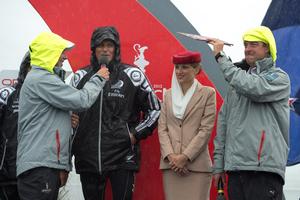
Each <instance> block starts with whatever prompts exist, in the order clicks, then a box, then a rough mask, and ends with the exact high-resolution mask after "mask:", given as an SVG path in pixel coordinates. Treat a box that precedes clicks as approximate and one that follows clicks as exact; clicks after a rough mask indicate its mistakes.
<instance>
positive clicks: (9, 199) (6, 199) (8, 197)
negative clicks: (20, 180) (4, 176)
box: [0, 184, 20, 200]
mask: <svg viewBox="0 0 300 200" xmlns="http://www.w3.org/2000/svg"><path fill="white" fill-rule="evenodd" d="M0 200H20V198H19V194H18V188H17V185H16V184H15V185H6V186H1V187H0Z"/></svg>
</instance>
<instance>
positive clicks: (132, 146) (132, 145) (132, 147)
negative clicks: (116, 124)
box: [126, 122, 134, 151]
mask: <svg viewBox="0 0 300 200" xmlns="http://www.w3.org/2000/svg"><path fill="white" fill-rule="evenodd" d="M126 127H127V132H128V137H129V140H130V144H131V138H130V130H129V127H128V123H127V122H126ZM131 149H132V151H133V150H134V144H131Z"/></svg>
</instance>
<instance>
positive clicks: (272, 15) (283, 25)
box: [262, 0, 300, 165]
mask: <svg viewBox="0 0 300 200" xmlns="http://www.w3.org/2000/svg"><path fill="white" fill-rule="evenodd" d="M262 25H264V26H267V27H269V28H270V29H271V30H272V31H273V33H274V36H275V39H276V43H277V56H278V58H277V61H276V65H277V66H278V67H280V68H282V69H283V70H284V71H286V72H287V73H288V74H289V76H290V79H291V97H295V95H296V93H297V91H298V90H299V88H300V1H299V0H273V1H272V2H271V4H270V7H269V9H268V11H267V13H266V15H265V17H264V19H263V22H262ZM297 163H300V116H299V115H297V114H296V113H295V112H293V111H291V123H290V153H289V158H288V164H287V165H294V164H297Z"/></svg>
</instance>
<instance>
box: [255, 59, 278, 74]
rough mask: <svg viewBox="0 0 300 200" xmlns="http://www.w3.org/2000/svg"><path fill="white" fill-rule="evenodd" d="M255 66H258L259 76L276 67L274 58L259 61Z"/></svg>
mask: <svg viewBox="0 0 300 200" xmlns="http://www.w3.org/2000/svg"><path fill="white" fill-rule="evenodd" d="M255 64H256V71H257V73H258V74H260V73H261V72H263V71H266V70H268V69H271V68H272V67H275V64H274V62H273V60H272V57H267V58H264V59H262V60H258V61H256V63H255Z"/></svg>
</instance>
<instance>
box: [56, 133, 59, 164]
mask: <svg viewBox="0 0 300 200" xmlns="http://www.w3.org/2000/svg"><path fill="white" fill-rule="evenodd" d="M55 142H56V157H57V162H58V164H60V134H59V131H58V129H57V130H56V133H55Z"/></svg>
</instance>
